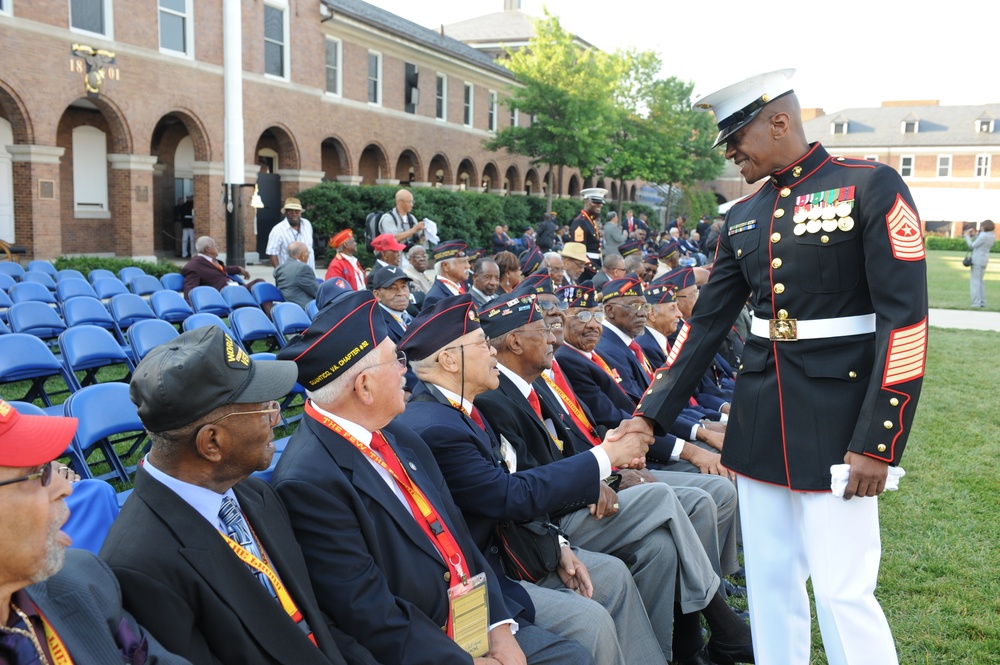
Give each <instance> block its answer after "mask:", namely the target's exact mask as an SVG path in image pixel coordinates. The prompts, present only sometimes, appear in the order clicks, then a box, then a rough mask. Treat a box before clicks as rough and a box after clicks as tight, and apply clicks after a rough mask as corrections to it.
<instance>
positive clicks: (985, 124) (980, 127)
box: [976, 120, 993, 134]
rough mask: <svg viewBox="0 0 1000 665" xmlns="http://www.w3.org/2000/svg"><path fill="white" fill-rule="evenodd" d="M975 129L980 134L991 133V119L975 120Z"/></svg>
mask: <svg viewBox="0 0 1000 665" xmlns="http://www.w3.org/2000/svg"><path fill="white" fill-rule="evenodd" d="M976 131H977V132H979V133H981V134H992V133H993V121H992V120H976Z"/></svg>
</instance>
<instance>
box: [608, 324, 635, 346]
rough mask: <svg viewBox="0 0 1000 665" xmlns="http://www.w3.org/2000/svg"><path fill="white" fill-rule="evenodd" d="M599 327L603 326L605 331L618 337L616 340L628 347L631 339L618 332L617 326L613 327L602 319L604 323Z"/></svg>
mask: <svg viewBox="0 0 1000 665" xmlns="http://www.w3.org/2000/svg"><path fill="white" fill-rule="evenodd" d="M601 325H602V326H604V329H605V330H610V331H611V332H613V333H614V334H616V335H618V339H620V340H621V341H623V342H625V346H628V345H629V344H631V343H632V338H631V337H629V336H628V335H626V334H625V333H624V332H623V331H621V330H619V328H618V326H616V325H614V324H613V323H611V322H610V321H608V320H607V319H604V321H602V322H601Z"/></svg>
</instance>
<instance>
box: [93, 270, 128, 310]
mask: <svg viewBox="0 0 1000 665" xmlns="http://www.w3.org/2000/svg"><path fill="white" fill-rule="evenodd" d="M93 284H94V292H95V293H97V297H98V298H100V299H101V302H103V303H104V304H105V305H110V304H111V299H112V298H114V297H115V296H120V295H124V294H127V293H128V292H129V291H128V289H127V288H125V285H124V284H123V283H122V281H121V280H120V279H118V278H117V277H114V276H113V275H112V277H110V278H106V279H99V280H97V281H96V282H93ZM132 295H135V294H132Z"/></svg>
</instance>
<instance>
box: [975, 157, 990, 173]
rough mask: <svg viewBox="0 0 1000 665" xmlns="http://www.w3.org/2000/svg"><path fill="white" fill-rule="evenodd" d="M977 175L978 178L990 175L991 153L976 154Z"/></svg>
mask: <svg viewBox="0 0 1000 665" xmlns="http://www.w3.org/2000/svg"><path fill="white" fill-rule="evenodd" d="M976 177H977V178H989V177H990V156H989V155H976Z"/></svg>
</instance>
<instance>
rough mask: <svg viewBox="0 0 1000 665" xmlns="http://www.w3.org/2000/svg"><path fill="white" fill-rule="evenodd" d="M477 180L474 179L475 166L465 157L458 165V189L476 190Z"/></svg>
mask: <svg viewBox="0 0 1000 665" xmlns="http://www.w3.org/2000/svg"><path fill="white" fill-rule="evenodd" d="M478 184H479V178H478V177H476V165H475V164H473V163H472V160H471V159H469V158H468V157H466V158H465V159H463V160H462V161H461V162H459V163H458V186H459V188H460V189H466V190H469V189H472V190H474V189H476V186H477V185H478Z"/></svg>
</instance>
